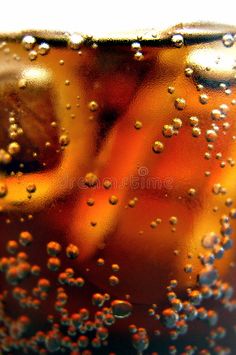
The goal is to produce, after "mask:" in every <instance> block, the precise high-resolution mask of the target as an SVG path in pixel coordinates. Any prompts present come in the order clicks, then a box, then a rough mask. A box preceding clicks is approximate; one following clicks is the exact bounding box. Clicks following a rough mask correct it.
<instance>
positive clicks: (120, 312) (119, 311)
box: [111, 300, 133, 318]
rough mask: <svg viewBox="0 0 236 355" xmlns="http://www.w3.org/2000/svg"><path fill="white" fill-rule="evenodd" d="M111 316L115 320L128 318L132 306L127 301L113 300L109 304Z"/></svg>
mask: <svg viewBox="0 0 236 355" xmlns="http://www.w3.org/2000/svg"><path fill="white" fill-rule="evenodd" d="M111 307H112V312H113V315H114V316H115V317H116V318H126V317H129V316H130V314H131V312H132V308H133V307H132V305H131V303H129V302H128V301H122V300H115V301H113V302H112V303H111Z"/></svg>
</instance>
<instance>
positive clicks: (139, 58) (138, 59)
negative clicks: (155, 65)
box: [134, 51, 144, 61]
mask: <svg viewBox="0 0 236 355" xmlns="http://www.w3.org/2000/svg"><path fill="white" fill-rule="evenodd" d="M134 59H135V60H137V61H141V60H143V59H144V55H143V53H142V52H140V51H137V52H136V53H135V54H134Z"/></svg>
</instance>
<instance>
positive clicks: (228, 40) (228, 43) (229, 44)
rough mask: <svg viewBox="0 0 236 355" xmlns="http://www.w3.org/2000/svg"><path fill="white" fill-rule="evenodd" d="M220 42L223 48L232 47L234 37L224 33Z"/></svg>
mask: <svg viewBox="0 0 236 355" xmlns="http://www.w3.org/2000/svg"><path fill="white" fill-rule="evenodd" d="M222 42H223V45H224V46H225V47H232V45H233V44H234V37H233V35H232V34H231V33H226V34H225V35H224V36H223V37H222Z"/></svg>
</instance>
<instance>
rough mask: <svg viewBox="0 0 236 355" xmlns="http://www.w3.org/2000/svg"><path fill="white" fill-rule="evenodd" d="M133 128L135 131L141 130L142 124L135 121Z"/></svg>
mask: <svg viewBox="0 0 236 355" xmlns="http://www.w3.org/2000/svg"><path fill="white" fill-rule="evenodd" d="M134 127H135V128H136V129H141V128H142V127H143V124H142V122H141V121H135V124H134Z"/></svg>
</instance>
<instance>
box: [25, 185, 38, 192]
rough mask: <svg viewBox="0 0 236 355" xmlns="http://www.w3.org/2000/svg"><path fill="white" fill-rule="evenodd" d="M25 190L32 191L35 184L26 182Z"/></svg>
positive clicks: (34, 189)
mask: <svg viewBox="0 0 236 355" xmlns="http://www.w3.org/2000/svg"><path fill="white" fill-rule="evenodd" d="M26 191H27V192H29V193H31V194H32V193H34V192H35V191H36V185H35V184H33V183H31V184H28V185H27V187H26Z"/></svg>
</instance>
